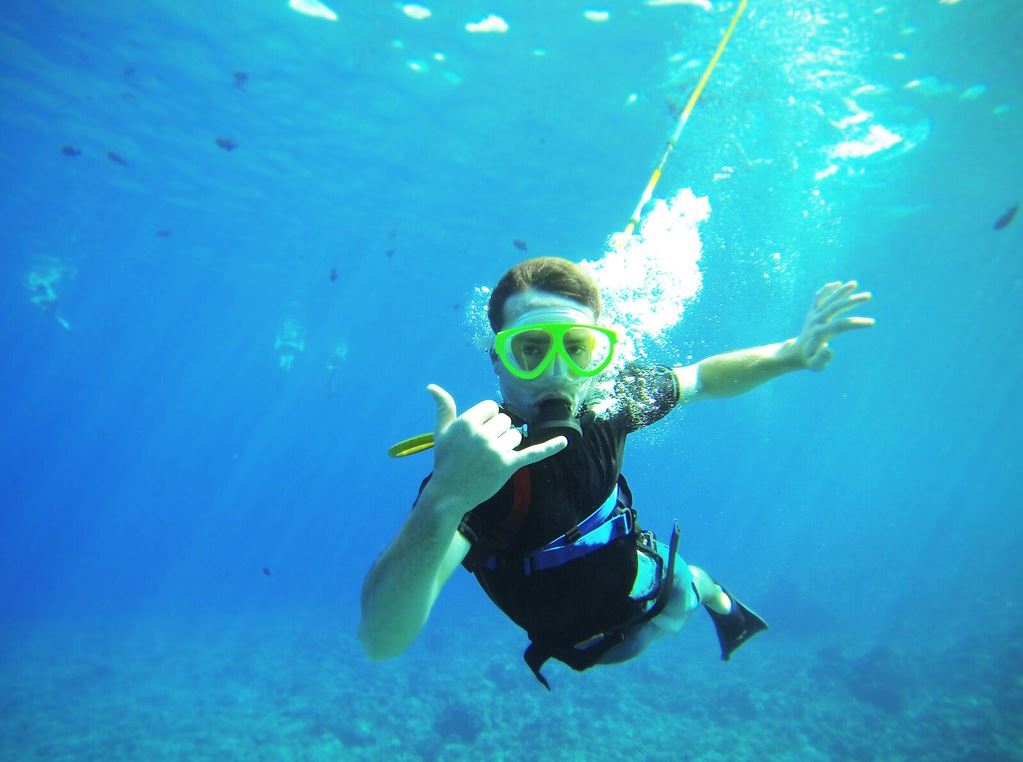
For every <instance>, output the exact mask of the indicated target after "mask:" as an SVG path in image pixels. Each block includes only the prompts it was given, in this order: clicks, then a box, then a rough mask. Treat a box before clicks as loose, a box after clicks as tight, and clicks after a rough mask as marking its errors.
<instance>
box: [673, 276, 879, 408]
mask: <svg viewBox="0 0 1023 762" xmlns="http://www.w3.org/2000/svg"><path fill="white" fill-rule="evenodd" d="M857 287H858V284H857V283H856V281H849V282H847V283H840V282H838V281H835V282H833V283H828V284H826V285H825V286H824V287H823V288H821V289H820V291H818V292H817V294H816V296H815V297H814V301H813V304H812V306H811V307H810V311H809V312H808V313H807V316H806V320H805V321H804V323H803V328H802V330H801V331H800V333H799V336H797V337H796V338H794V339H789V340H788V341H782V342H778V343H777V344H767V345H765V346H762V347H753V348H752V349H741V350H738V351H736V352H726V353H724V354H720V355H714V356H713V357H708V358H707V359H705V360H701V361H700V362H698V363H696V364H695V365H689V366H686V367H683V368H676V369H675V374H676V376H677V377H678V380H679V384H680V385H681V387H682V392H683V400H684V401H687V402H688V401H692V400H695V399H703V398H714V397H716V398H721V397H735V396H738V395H740V394H745V393H746V392H748V391H750V390H751V389H755V388H756V387H758V386H760V385H761V384H763V383H765V382H766V381H770V380H771V379H774V378H777V377H778V376H781V375H783V374H785V373H788V372H790V371H793V370H823V369H824V368H825V367H826V366H827V364H828V363H829V362H830V361H831V358H832V356H833V351H832V349H831V347H830V346H829V344H828V342H829V341H830V340H831V339H832V338H834V337H835V336H837V335H838V334H841V333H846V332H848V331H854V330H857V329H860V328H869V327H870V326H872V325H873V324H874V320H873V318H864V317H840V316H841V315H842V314H843V313H844V312H847V311H848V310H851V309H854V308H855V307H858V306H859V305H861V304H863V303H865V302H868V301H870V299H871V294H870V293H869V292H861V293H856V289H857Z"/></svg>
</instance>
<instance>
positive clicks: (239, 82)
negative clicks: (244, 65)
mask: <svg viewBox="0 0 1023 762" xmlns="http://www.w3.org/2000/svg"><path fill="white" fill-rule="evenodd" d="M248 81H249V75H248V73H247V72H244V71H236V72H235V73H234V86H235V87H237V88H238V89H239V90H244V89H245V83H246V82H248Z"/></svg>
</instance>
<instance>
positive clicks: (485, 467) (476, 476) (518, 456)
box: [426, 384, 568, 512]
mask: <svg viewBox="0 0 1023 762" xmlns="http://www.w3.org/2000/svg"><path fill="white" fill-rule="evenodd" d="M426 389H427V391H428V392H430V394H431V395H432V396H433V401H434V402H435V403H436V404H437V425H436V428H435V429H434V434H433V435H434V448H435V449H434V456H433V477H432V478H431V479H430V485H431V486H432V487H433V488H434V489H438V490H441V491H442V493H443V494H444V495H445V496H446V497H447V498H450V499H451V500H453V501H457V503H458V504H459V505H461V506H463V507H461V508H460V510H461V511H462V512H464V511H468V510H471V509H472V508H474V507H476V506H477V505H479V504H480V503H482V502H483V501H485V500H487V499H488V498H490V497H491V496H493V495H494V494H495V493H496V492H497V491H498V490H499V489H501V487H502V486H503V485H504V483H505V482H506V481H508V480H509V479H510V478H511V476H512V474H514V473H515V472H516V471H518V470H519V469H520V468H522V467H523V466H528V465H531V464H533V463H536V462H538V461H541V460H543V459H544V458H549V457H550V456H551V455H554V454H555V453H557V452H560V451H561V450H563V449H565V447H566V446H567V445H568V440H567V439H566V438H565V437H554V438H553V439H549V440H547V441H546V442H541V443H540V444H536V445H532V446H531V447H527V448H525V449H523V450H516V449H515V448H516V447H518V446H519V445H520V444H521V443H522V434H520V433H519V430H518V429H516V428H514V427H513V426H512V422H511V418H509V417H508V416H507V415H505V414H504V413H502V412H501V411H500V409H499V408H498V405H497V403H496V402H494V401H493V400H485V401H484V402H480V403H479V404H477V405H474V406H473V407H471V408H469V409H468V410H466V411H465V412H464V413H462V414H461V415H458V413H457V409H456V407H455V400H454V399H453V398H452V397H451V395H450V394H448V393H447V392H446V391H445V390H444V389H442V388H440V387H439V386H437V385H436V384H430V385H429V386H428V387H426ZM465 506H467V507H465Z"/></svg>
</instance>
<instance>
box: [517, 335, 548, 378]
mask: <svg viewBox="0 0 1023 762" xmlns="http://www.w3.org/2000/svg"><path fill="white" fill-rule="evenodd" d="M509 344H510V346H509V349H510V350H511V351H510V352H509V353H508V358H509V359H510V360H511V361H512V362H514V363H515V365H516V367H517V368H518V369H519V370H521V371H524V372H526V373H529V372H530V371H532V370H535V369H536V367H537V366H538V365H540V363H542V362H543V361H544V360H545V359H547V355H549V354H550V353H551V347H552V346H553V343H552V341H551V336H550V334H549V333H548V332H547V331H523V332H522V333H518V334H516V335H515V336H513V337H512V339H511V341H510V342H509Z"/></svg>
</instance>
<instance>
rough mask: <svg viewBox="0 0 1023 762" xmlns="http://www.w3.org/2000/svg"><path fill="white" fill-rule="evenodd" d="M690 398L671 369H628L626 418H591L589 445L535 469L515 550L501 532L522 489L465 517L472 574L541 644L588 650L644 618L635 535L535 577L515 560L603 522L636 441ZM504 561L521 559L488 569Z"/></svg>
mask: <svg viewBox="0 0 1023 762" xmlns="http://www.w3.org/2000/svg"><path fill="white" fill-rule="evenodd" d="M680 396H681V391H680V388H679V384H678V380H677V378H676V376H675V373H674V372H673V371H672V369H671V368H667V367H664V366H649V365H638V364H631V365H628V366H626V367H625V369H624V370H623V371H622V372H621V373H620V374H619V376H618V378H617V379H616V389H615V398H616V399H617V400H619V401H620V404H619V406H618V410H617V412H616V413H614V414H612V415H610V416H606V417H604V416H601V417H596V416H594V414H593V413H592V412H590V411H589V410H584V411H583V412H582V414H581V415H580V424H581V427H582V431H583V435H582V437H581V438H580V440H579V441H578V442H576V443H575V444H573V445H572V446H571V447H568V448H566V449H565V450H562V451H561V452H559V453H558V454H556V455H553V456H551V457H549V458H547V459H545V460H542V461H540V462H539V463H535V464H533V465H532V466H529V471H530V474H529V477H530V500H529V504H528V511H527V512H526V514H525V517H524V519H523V520H522V523H521V525H520V526H519V529H518V531H517V532H516V534H515V535H514V536H513V537H512V538H511V540H510V542H509V541H508V538H507V537H502V532H501V528H502V525H503V524H504V522H505V521H506V518H507V516H508V514H509V511H511V508H512V505H513V502H514V495H515V488H514V485H513V480H509V481H508V482H507V483H505V485H504V486H503V487H501V489H500V490H498V492H497V493H496V494H495V495H494V496H493V497H491V498H490V499H489V500H487V501H486V502H484V503H481V504H480V505H478V506H476V507H475V508H473V509H472V510H471V511H469V512H468V513H466V514H465V517H464V518H463V520H462V524H461V526H460V527H459V531H461V532H462V534H463V535H464V536H465V537H466V539H468V540H469V542H470V543H471V544H472V545H471V548H470V549H469V553H468V555H467V556H466V558H465V560H464V561H463V566H465V568H466V569H468V570H469V571H471V572H473V573H474V574H475V575H476V578H477V580H478V581H479V583H480V585H481V586H482V587H483V589H484V591H486V593H487V595H489V596H490V598H491V599H492V600H493V601H494V603H496V604H497V606H498V607H499V608H500V609H501V610H502V611H504V612H505V614H507V615H508V617H509V618H511V619H512V621H514V622H515V623H516V624H518V625H519V626H520V627H522V628H523V629H524V630H525V631H526V632H527V634H528V635H529V638H530V640H531V641H533V642H534V643H542V642H546V643H551V642H558V643H576V642H580V641H582V640H585V639H586V638H589V637H591V636H593V635H594V634H596V633H600V632H605V631H607V630H609V629H611V628H613V627H615V626H617V625H620V624H622V623H623V622H625V621H628V620H630V619H632V618H633V617H634V616H636V615H637V614H638V613H639V612H640V610H641V604H639V603H637V602H636V601H634V600H633V599H632V598H630V597H629V592H630V591H631V589H632V584H633V581H634V580H635V577H636V563H637V562H636V545H635V537H634V536H629V535H627V536H624V537H620V538H618V539H616V540H614V541H613V542H611V543H610V544H608V545H606V546H604V547H603V548H600V549H599V550H596V551H594V552H592V553H590V554H588V555H586V556H583V557H581V558H578V559H576V560H574V561H572V562H571V563H567V564H564V565H562V566H557V567H555V568H552V569H547V570H544V571H538V572H534V573H533V574H531V575H528V576H527V575H525V574H524V573H523V571H522V564H521V561H520V562H519V563H515V562H514V559H516V558H518V559H521V557H522V556H523V555H525V554H527V553H529V552H531V551H533V550H536V549H538V548H540V547H542V546H544V545H546V544H547V543H548V542H550V541H551V540H553V539H555V538H557V537H559V536H561V535H562V534H564V533H565V532H566V531H567V530H568V529H570V528H571V527H573V526H575V525H577V524H578V523H579V522H581V521H582V520H583V519H585V518H586V517H587V516H589V515H590V514H591V513H593V511H594V510H595V509H596V508H597V506H599V505H600V504H601V503H603V502H604V500H605V499H606V498H607V497H608V495H609V494H610V493H611V490H612V489H613V488H614V486H615V484H616V482H617V481H618V476H619V473H620V472H621V468H622V461H623V457H624V453H625V438H626V436H627V435H628V434H630V433H632V432H634V431H637V430H638V429H640V428H642V427H644V426H648V425H650V424H651V423H654V422H655V421H658V420H660V419H661V418H662V417H664V416H665V415H667V413H668V412H670V411H671V410H672V409H673V408H674V407H675V405H677V404H678V402H679V399H680ZM528 444H529V443H528V442H524V443H523V444H522V445H521V446H522V447H525V446H527V445H528ZM425 483H426V482H424V485H425ZM621 492H622V494H621V495H620V496H619V503H620V504H623V505H624V506H625V507H631V502H632V496H631V494H628V490H627V488H626V489H623V490H622V491H621ZM498 538H501V539H498ZM495 555H496V556H497V557H498V558H499V559H513V560H512V561H511V562H508V563H499V564H498V566H497V569H490V568H487V566H485V565H484V561H485V560H486V559H488V558H490V557H492V556H495Z"/></svg>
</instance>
